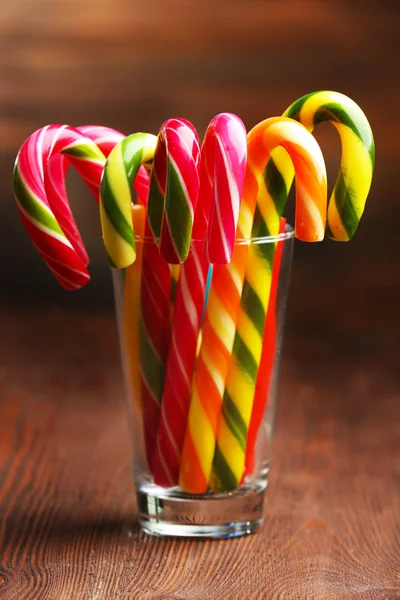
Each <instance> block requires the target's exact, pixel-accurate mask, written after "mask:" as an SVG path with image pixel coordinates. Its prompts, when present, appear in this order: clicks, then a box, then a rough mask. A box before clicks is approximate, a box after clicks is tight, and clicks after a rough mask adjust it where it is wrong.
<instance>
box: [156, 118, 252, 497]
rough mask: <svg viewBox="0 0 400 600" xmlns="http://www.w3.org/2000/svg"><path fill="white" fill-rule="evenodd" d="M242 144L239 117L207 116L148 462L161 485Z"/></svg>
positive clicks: (181, 429)
mask: <svg viewBox="0 0 400 600" xmlns="http://www.w3.org/2000/svg"><path fill="white" fill-rule="evenodd" d="M246 148H247V136H246V129H245V127H244V125H243V123H242V121H241V120H240V119H239V118H238V117H236V116H235V115H232V114H229V113H223V114H220V115H217V116H216V117H215V118H214V119H213V120H212V121H211V123H210V125H209V126H208V128H207V131H206V134H205V138H204V142H203V145H202V149H201V177H200V191H199V200H198V203H197V207H196V212H195V217H194V224H193V233H192V241H191V244H190V255H189V258H188V259H187V260H186V261H185V262H184V263H183V265H182V267H181V272H180V277H179V282H178V289H177V295H176V302H175V310H174V317H173V326H172V336H171V343H170V348H169V352H168V362H167V373H166V378H165V386H164V392H163V397H162V404H161V418H160V424H159V427H158V433H157V445H156V449H155V454H154V460H153V465H152V466H153V475H154V481H155V483H157V484H158V485H161V486H165V487H166V486H171V485H176V484H177V483H178V477H179V465H180V457H181V451H182V446H183V441H184V435H185V429H186V423H187V416H188V410H189V404H190V397H191V386H192V377H193V371H194V366H195V360H196V348H197V343H198V337H199V332H200V326H201V316H202V312H203V305H204V295H205V287H206V280H207V273H208V269H209V263H210V262H211V261H213V262H220V263H227V262H229V260H230V256H231V253H232V249H233V244H234V239H235V233H236V225H237V219H238V213H239V205H240V198H241V193H242V188H243V181H244V175H245V169H246ZM204 242H206V243H205V244H204ZM205 251H206V253H207V254H206V253H205Z"/></svg>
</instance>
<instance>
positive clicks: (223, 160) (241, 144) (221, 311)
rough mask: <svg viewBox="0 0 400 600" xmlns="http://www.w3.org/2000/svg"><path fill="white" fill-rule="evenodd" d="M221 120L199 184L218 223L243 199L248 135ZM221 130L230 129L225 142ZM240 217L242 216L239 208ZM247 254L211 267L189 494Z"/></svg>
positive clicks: (200, 466) (213, 423)
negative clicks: (203, 186)
mask: <svg viewBox="0 0 400 600" xmlns="http://www.w3.org/2000/svg"><path fill="white" fill-rule="evenodd" d="M224 117H225V119H224V121H222V122H220V123H221V126H222V127H221V130H222V131H224V135H223V136H222V139H221V136H219V139H218V146H216V145H214V147H213V146H212V145H211V147H209V148H208V151H207V152H205V153H204V154H205V160H204V161H203V162H202V181H208V182H209V187H210V190H211V189H213V192H211V197H212V200H213V208H212V210H213V212H214V216H215V213H217V215H218V212H219V217H220V215H221V214H225V212H224V211H227V215H228V217H229V218H230V217H231V216H232V215H233V214H235V210H236V209H239V203H240V198H241V196H242V191H243V183H244V175H245V169H246V159H247V135H246V129H245V127H244V125H243V123H242V122H241V121H240V119H238V118H237V117H235V116H234V115H229V120H228V118H227V116H226V115H224ZM225 128H226V129H229V132H230V135H229V136H228V135H227V131H226V129H225ZM212 133H213V135H212V136H210V138H209V139H208V140H207V141H208V143H209V144H210V142H213V141H214V140H213V137H214V135H215V133H214V132H212ZM222 140H223V141H222ZM221 146H223V149H224V153H222V152H219V151H220V148H221ZM216 150H217V151H216ZM213 151H214V152H213ZM216 156H219V158H216ZM226 164H228V165H229V168H228V169H227V171H224V170H223V171H222V176H223V179H222V182H221V183H222V184H223V183H225V185H226V188H225V197H223V198H221V200H222V202H224V204H225V206H224V208H223V209H222V206H220V207H219V208H218V206H217V203H218V199H217V197H216V196H215V191H216V189H221V184H220V182H219V181H218V183H219V184H220V185H219V186H218V184H217V185H214V186H213V181H214V180H216V179H217V173H218V172H220V171H221V167H222V165H226ZM228 182H229V183H228ZM228 189H229V190H232V192H231V193H232V202H231V209H230V210H229V208H228V207H229V202H228V198H227V197H228ZM233 190H235V191H233ZM209 193H210V192H209ZM221 204H222V203H221ZM227 205H228V206H227ZM215 209H217V210H215ZM242 212H244V207H243V206H242ZM212 214H213V213H212ZM219 217H218V218H219ZM224 222H225V220H224ZM234 223H235V224H234V227H233V228H232V229H233V230H235V229H236V223H237V214H235V216H234ZM228 225H229V221H228ZM246 225H247V230H246ZM230 227H231V226H230ZM210 228H211V221H210ZM250 232H251V223H250V224H248V223H247V222H246V221H245V220H243V219H242V220H241V222H240V223H239V226H238V231H237V235H238V237H240V238H241V237H246V236H247V237H248V236H249V235H250ZM234 233H235V232H234ZM220 239H221V238H220ZM225 239H226V238H225ZM211 244H212V240H211V236H210V237H208V255H209V257H210V255H212V252H211ZM219 247H220V251H221V250H224V251H226V244H225V243H220V246H219ZM228 247H229V252H230V251H231V250H232V248H233V244H231V243H229V245H228ZM246 254H247V249H246V247H245V246H240V245H237V246H236V247H235V248H234V249H233V254H232V259H231V261H230V263H229V265H226V266H225V265H220V264H216V265H214V267H213V274H212V281H211V285H210V292H209V297H208V302H207V308H206V312H205V319H204V325H203V330H202V343H201V346H200V353H199V358H198V362H197V365H196V371H195V374H194V379H193V383H192V395H191V400H190V410H189V416H188V422H187V427H186V433H185V439H184V445H183V449H182V457H181V465H180V475H179V486H180V487H181V488H182V489H183V490H185V491H188V492H191V493H196V494H200V493H204V492H205V491H206V489H207V486H208V479H209V475H210V472H211V466H212V460H213V456H214V449H215V441H216V434H217V426H218V421H219V417H220V413H221V404H222V397H223V392H224V386H225V379H226V375H227V371H228V365H229V361H230V354H231V351H232V347H233V341H234V337H235V327H236V319H237V313H238V309H239V305H240V296H241V291H242V282H243V278H244V270H245V257H246ZM226 258H227V257H226V255H225V256H224V255H222V257H220V259H221V262H222V263H225V262H226Z"/></svg>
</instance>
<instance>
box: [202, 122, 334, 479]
mask: <svg viewBox="0 0 400 600" xmlns="http://www.w3.org/2000/svg"><path fill="white" fill-rule="evenodd" d="M278 146H282V147H283V148H284V149H285V150H286V151H287V152H288V154H289V156H290V158H291V160H292V162H293V165H294V170H295V173H296V236H297V237H300V238H301V239H303V240H307V241H319V240H322V239H323V237H324V231H325V218H326V209H327V196H326V170H325V164H324V160H323V157H322V153H321V150H320V148H319V146H318V144H317V142H316V140H315V139H314V138H313V136H312V135H311V134H310V133H309V132H308V131H307V130H306V129H305V128H304V127H303V126H301V125H299V124H298V123H296V122H295V121H293V120H291V119H285V118H282V117H280V118H279V117H278V118H273V119H267V120H266V121H263V122H261V123H259V124H258V125H257V126H256V127H254V128H253V129H252V130H251V131H250V133H249V135H248V162H247V172H246V180H245V185H244V191H243V198H246V199H247V205H248V206H249V208H250V210H251V211H252V213H253V214H254V221H253V227H252V234H251V235H252V237H253V238H259V237H265V236H271V235H277V234H278V232H279V224H280V219H281V216H282V212H283V210H284V207H285V202H283V203H282V204H279V205H277V204H275V203H273V204H272V205H271V203H270V202H269V198H270V196H269V195H268V194H266V183H265V180H264V177H263V172H264V169H265V166H266V164H267V161H268V159H269V157H270V155H271V153H272V151H273V150H275V149H276V148H277V147H278ZM285 201H286V199H285ZM274 254H275V244H250V245H249V248H248V256H247V264H246V275H245V281H244V285H243V292H242V297H241V303H240V310H239V316H238V321H237V328H236V335H235V341H234V346H233V352H232V360H231V363H230V366H229V371H228V375H227V381H226V388H225V393H224V399H223V405H222V415H221V419H220V422H219V426H218V434H217V444H216V448H215V456H214V462H213V470H212V473H211V477H210V486H211V488H212V489H213V490H215V491H230V490H233V489H235V488H236V487H237V485H238V483H239V481H240V480H241V479H242V475H243V470H244V460H245V450H246V439H247V431H248V427H249V422H250V417H251V412H252V406H253V398H254V388H255V384H256V377H257V371H258V365H259V363H260V358H261V351H262V339H263V333H264V324H265V316H266V310H267V307H268V300H269V293H270V288H271V273H272V265H273V258H274Z"/></svg>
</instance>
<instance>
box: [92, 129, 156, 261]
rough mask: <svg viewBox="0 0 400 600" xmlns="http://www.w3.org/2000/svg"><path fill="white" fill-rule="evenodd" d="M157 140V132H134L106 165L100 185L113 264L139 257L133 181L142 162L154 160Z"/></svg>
mask: <svg viewBox="0 0 400 600" xmlns="http://www.w3.org/2000/svg"><path fill="white" fill-rule="evenodd" d="M156 142H157V138H156V136H154V135H151V134H149V133H134V134H133V135H130V136H128V137H126V138H125V139H124V140H122V142H120V143H119V144H117V145H116V146H115V148H114V149H113V150H112V151H111V153H110V155H109V157H108V159H107V162H106V165H105V167H104V172H103V177H102V180H101V185H100V219H101V226H102V230H103V238H104V245H105V248H106V252H107V254H108V258H109V262H110V265H111V266H112V267H116V268H119V269H122V268H125V267H128V266H129V265H130V264H132V263H133V262H134V261H135V258H136V249H135V236H134V231H133V226H132V208H131V204H132V184H133V182H134V180H135V178H136V175H137V173H138V171H139V168H140V166H141V165H144V164H146V163H148V162H149V161H151V160H153V156H154V150H155V147H156Z"/></svg>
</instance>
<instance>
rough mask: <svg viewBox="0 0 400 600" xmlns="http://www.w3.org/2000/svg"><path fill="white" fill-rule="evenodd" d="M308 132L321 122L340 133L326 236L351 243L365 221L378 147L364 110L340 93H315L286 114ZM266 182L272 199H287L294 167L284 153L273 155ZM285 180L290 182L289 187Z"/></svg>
mask: <svg viewBox="0 0 400 600" xmlns="http://www.w3.org/2000/svg"><path fill="white" fill-rule="evenodd" d="M284 115H285V116H287V117H290V118H292V119H295V120H296V121H299V122H300V123H302V125H304V126H305V127H306V128H307V129H308V130H309V131H313V129H314V127H315V126H316V125H318V124H319V123H322V122H326V121H327V122H330V123H332V125H334V127H335V128H336V129H337V131H338V132H339V135H340V140H341V144H342V155H341V163H340V170H339V175H338V178H337V180H336V184H335V187H334V190H333V192H332V195H331V198H330V201H329V207H328V227H327V231H326V235H327V236H328V237H330V238H332V239H334V240H337V241H348V240H350V239H351V238H352V236H353V235H354V233H355V231H356V229H357V227H358V224H359V222H360V219H361V217H362V214H363V211H364V207H365V202H366V199H367V196H368V193H369V190H370V187H371V182H372V176H373V171H374V163H375V145H374V139H373V135H372V131H371V127H370V125H369V123H368V120H367V118H366V116H365V114H364V113H363V111H362V110H361V108H360V107H359V106H358V105H357V104H356V103H355V102H354V101H353V100H351V99H350V98H348V97H347V96H345V95H343V94H339V93H338V92H332V91H321V92H313V93H311V94H307V95H306V96H303V97H302V98H300V99H299V100H296V102H294V103H293V104H292V105H291V106H290V107H289V108H288V109H287V110H286V111H285V113H284ZM264 176H265V178H266V179H268V181H269V191H270V194H271V196H272V197H275V198H276V197H286V196H287V194H288V192H289V189H290V186H291V183H292V180H293V166H292V164H291V163H290V160H289V159H288V157H287V156H286V155H285V153H281V152H278V153H276V152H274V154H273V156H272V158H271V160H270V161H269V163H268V165H267V169H266V172H265V174H264ZM283 180H286V181H287V182H289V185H288V186H285V185H284V184H283Z"/></svg>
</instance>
